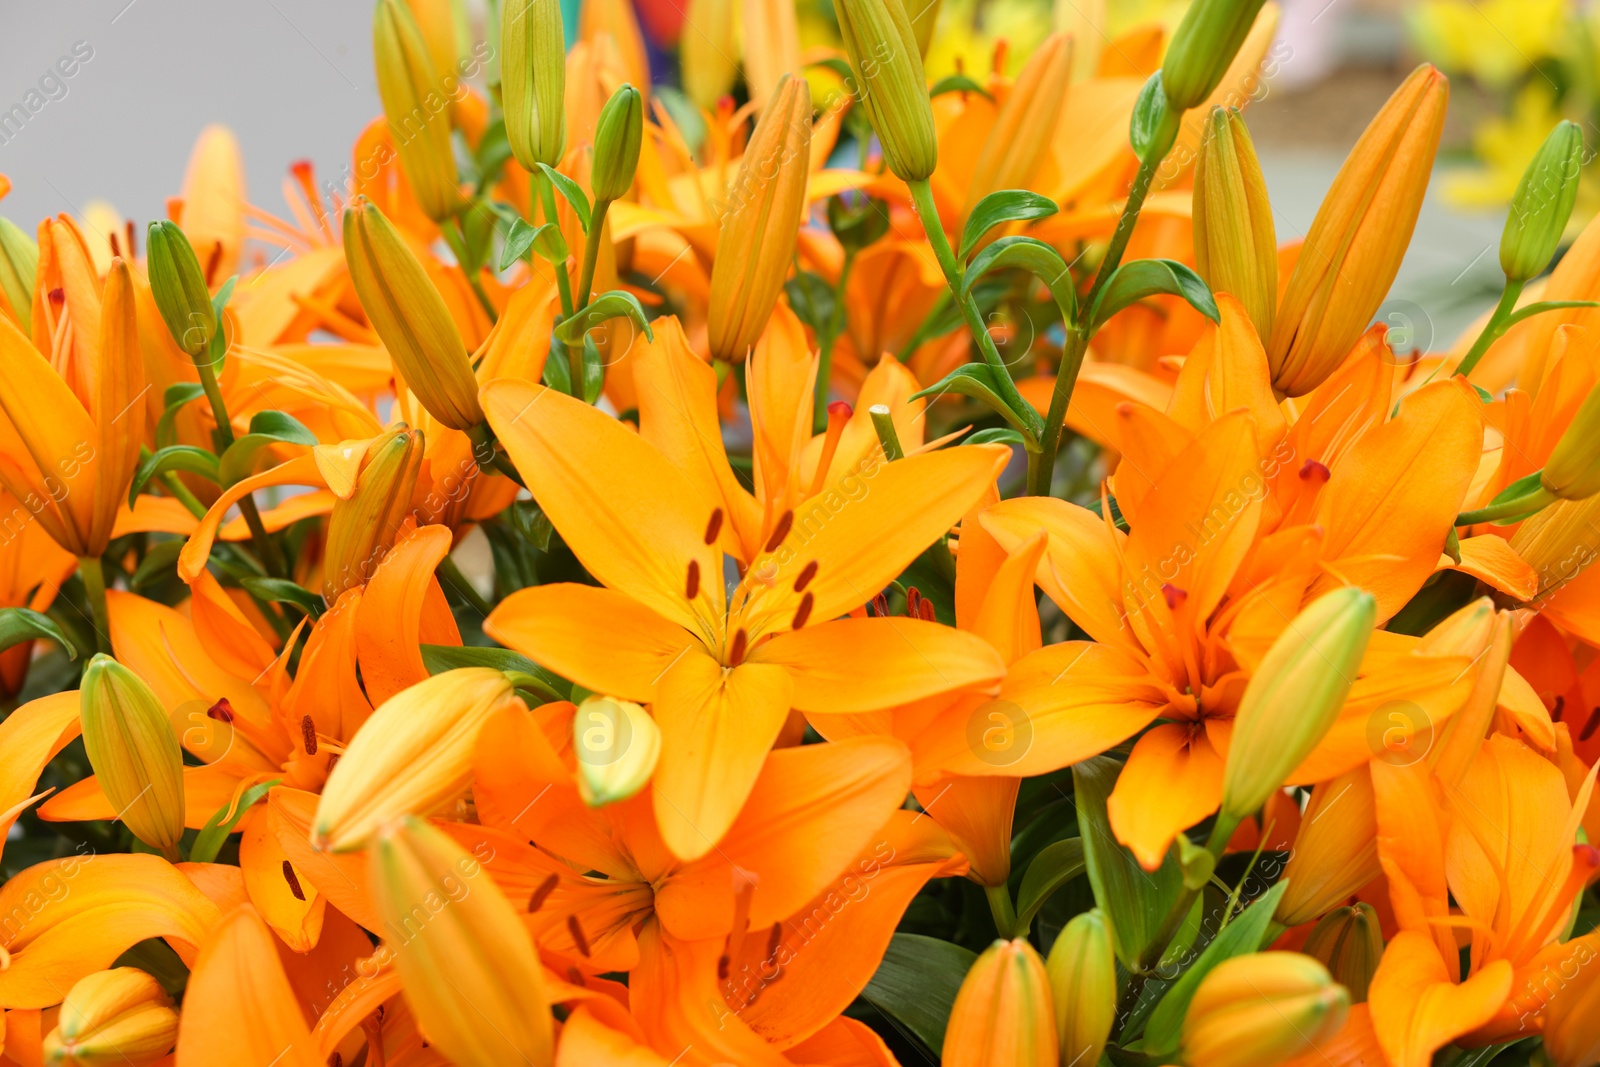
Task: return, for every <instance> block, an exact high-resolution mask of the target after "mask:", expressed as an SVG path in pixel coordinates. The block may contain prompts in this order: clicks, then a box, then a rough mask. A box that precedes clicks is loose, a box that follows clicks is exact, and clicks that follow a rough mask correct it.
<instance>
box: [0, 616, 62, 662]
mask: <svg viewBox="0 0 1600 1067" xmlns="http://www.w3.org/2000/svg"><path fill="white" fill-rule="evenodd" d="M38 637H44V638H48V639H49V640H51V641H54V642H55V643H56V644H58V645H60V646H61V648H62V651H64V652H66V654H67V658H68V659H77V658H78V649H77V648H76V647H75V646H74V645H73V643H72V642H71V641H68V640H67V635H66V634H64V633H62V632H61V627H59V626H57V625H56V623H55V620H54V619H52V618H50V616H48V615H41V614H40V613H39V612H37V611H34V610H33V609H32V608H0V652H4V651H5V650H6V649H8V648H12V647H14V646H16V645H20V644H22V643H23V642H24V641H32V640H34V639H35V638H38Z"/></svg>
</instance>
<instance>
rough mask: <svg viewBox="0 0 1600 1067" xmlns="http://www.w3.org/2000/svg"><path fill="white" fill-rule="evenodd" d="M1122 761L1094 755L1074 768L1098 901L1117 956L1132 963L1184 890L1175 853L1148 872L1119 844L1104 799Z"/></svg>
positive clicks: (1081, 834) (1087, 859)
mask: <svg viewBox="0 0 1600 1067" xmlns="http://www.w3.org/2000/svg"><path fill="white" fill-rule="evenodd" d="M1121 769H1122V765H1121V764H1120V763H1118V762H1117V761H1116V760H1114V759H1111V758H1110V757H1108V756H1096V757H1095V758H1094V759H1090V760H1085V761H1083V762H1082V763H1078V764H1075V765H1074V766H1073V768H1072V782H1073V789H1074V796H1075V798H1076V802H1077V806H1078V836H1079V837H1080V838H1081V839H1082V840H1083V859H1084V866H1085V869H1086V870H1087V871H1088V872H1089V885H1090V886H1091V887H1092V888H1093V889H1094V900H1095V903H1096V904H1097V905H1099V907H1100V910H1101V911H1103V912H1105V913H1106V916H1107V917H1108V918H1109V919H1110V920H1111V940H1112V944H1113V946H1114V947H1115V948H1116V950H1117V959H1119V960H1121V961H1122V963H1123V966H1125V967H1130V968H1131V967H1133V966H1135V965H1136V964H1138V962H1139V958H1140V956H1141V955H1142V954H1143V953H1144V950H1145V948H1146V947H1147V946H1148V945H1149V944H1150V941H1151V939H1152V938H1153V937H1155V935H1156V932H1157V931H1158V930H1159V929H1160V928H1161V923H1162V921H1163V920H1164V919H1165V918H1166V917H1167V913H1168V912H1169V911H1171V910H1172V908H1173V906H1174V905H1175V904H1176V903H1177V900H1178V897H1179V896H1181V895H1182V893H1183V872H1182V871H1181V870H1180V869H1179V868H1178V861H1177V858H1176V857H1175V856H1174V855H1173V853H1172V852H1171V851H1169V852H1168V853H1167V856H1166V859H1165V861H1164V862H1163V863H1162V864H1161V866H1160V868H1159V869H1157V870H1155V871H1146V870H1145V869H1144V868H1142V867H1140V866H1139V861H1138V860H1136V859H1134V858H1133V853H1131V852H1129V851H1128V850H1127V849H1125V848H1123V847H1122V846H1121V845H1119V844H1117V839H1116V837H1115V835H1113V834H1112V832H1111V820H1110V818H1109V817H1108V816H1107V815H1106V798H1107V797H1109V796H1110V795H1111V789H1112V787H1113V786H1114V785H1116V782H1117V774H1118V772H1119V771H1120V770H1121Z"/></svg>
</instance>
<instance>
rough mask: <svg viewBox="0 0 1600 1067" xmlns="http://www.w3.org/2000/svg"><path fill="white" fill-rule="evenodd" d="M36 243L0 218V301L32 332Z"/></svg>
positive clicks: (37, 264) (36, 266)
mask: <svg viewBox="0 0 1600 1067" xmlns="http://www.w3.org/2000/svg"><path fill="white" fill-rule="evenodd" d="M38 273H39V246H38V245H37V244H35V243H34V241H33V238H31V237H29V236H28V235H27V234H25V233H23V232H22V230H21V229H19V228H18V227H17V224H16V223H14V222H12V221H11V220H10V219H6V218H0V301H3V302H4V306H5V308H6V309H7V310H9V311H10V312H11V315H12V317H13V318H15V319H16V320H17V325H18V326H20V327H22V332H23V333H32V332H33V283H34V278H35V277H36V276H37V275H38Z"/></svg>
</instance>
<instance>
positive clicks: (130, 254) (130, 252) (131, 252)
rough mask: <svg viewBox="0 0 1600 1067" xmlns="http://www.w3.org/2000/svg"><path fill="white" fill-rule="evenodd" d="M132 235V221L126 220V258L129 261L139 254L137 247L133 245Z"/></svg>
mask: <svg viewBox="0 0 1600 1067" xmlns="http://www.w3.org/2000/svg"><path fill="white" fill-rule="evenodd" d="M133 235H134V228H133V220H132V219H129V220H128V258H129V259H132V258H133V257H134V256H137V255H138V254H139V246H138V245H136V244H134V241H133Z"/></svg>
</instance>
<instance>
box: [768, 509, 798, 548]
mask: <svg viewBox="0 0 1600 1067" xmlns="http://www.w3.org/2000/svg"><path fill="white" fill-rule="evenodd" d="M793 528H794V512H793V511H785V512H784V513H783V514H782V515H780V516H779V517H778V525H777V526H774V527H773V528H772V536H771V537H769V538H767V548H766V550H767V551H768V552H776V551H777V550H778V546H779V545H781V544H783V539H784V538H785V537H788V536H789V531H790V530H791V529H793Z"/></svg>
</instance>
